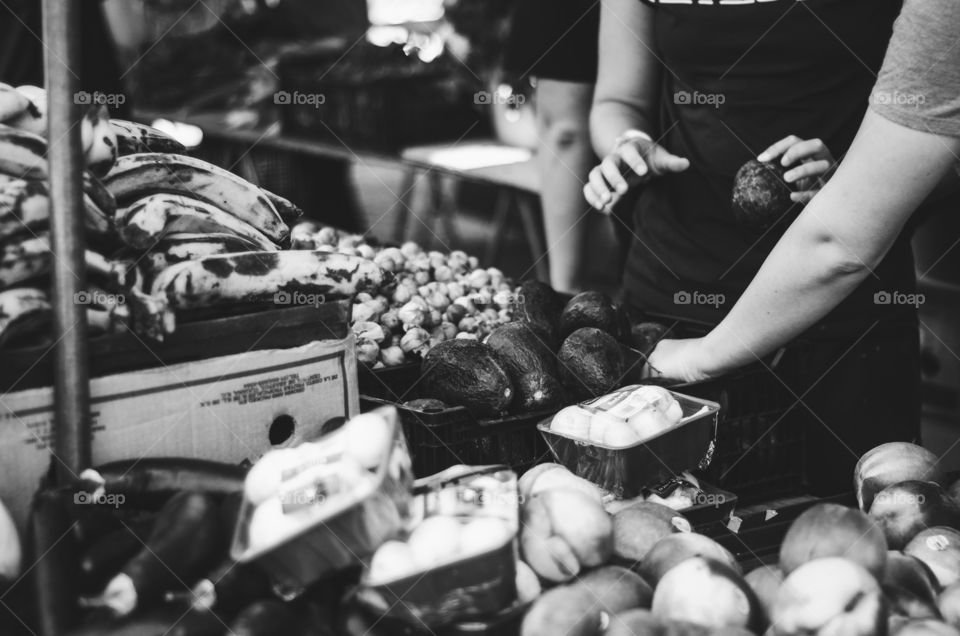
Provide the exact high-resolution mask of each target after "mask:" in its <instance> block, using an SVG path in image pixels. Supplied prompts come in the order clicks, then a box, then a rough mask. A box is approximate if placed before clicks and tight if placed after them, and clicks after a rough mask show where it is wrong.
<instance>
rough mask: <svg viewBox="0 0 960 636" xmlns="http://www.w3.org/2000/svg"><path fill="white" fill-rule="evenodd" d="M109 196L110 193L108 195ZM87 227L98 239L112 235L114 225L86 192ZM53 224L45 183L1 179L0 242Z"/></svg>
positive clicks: (84, 204) (84, 199)
mask: <svg viewBox="0 0 960 636" xmlns="http://www.w3.org/2000/svg"><path fill="white" fill-rule="evenodd" d="M107 194H108V196H109V193H107ZM83 209H84V225H85V226H86V228H87V231H88V232H90V233H91V234H93V235H97V236H107V235H110V234H112V232H113V221H112V219H111V217H110V216H108V213H107V211H105V210H103V209H102V208H101V207H100V206H99V205H97V204H96V203H95V202H94V200H93V198H92V197H91V196H89V195H88V194H87V193H86V192H85V193H84V196H83ZM49 221H50V195H49V193H48V191H47V184H46V182H45V181H28V180H26V179H15V178H13V177H7V176H6V175H0V240H4V239H7V238H9V237H11V236H15V235H16V234H20V233H22V232H25V231H30V232H32V231H35V230H37V229H40V228H43V227H46V226H47V224H48V223H49Z"/></svg>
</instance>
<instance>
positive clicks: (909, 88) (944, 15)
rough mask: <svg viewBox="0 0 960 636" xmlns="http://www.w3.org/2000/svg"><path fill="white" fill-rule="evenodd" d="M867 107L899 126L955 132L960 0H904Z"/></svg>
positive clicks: (959, 112) (958, 126) (959, 101)
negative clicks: (959, 0)
mask: <svg viewBox="0 0 960 636" xmlns="http://www.w3.org/2000/svg"><path fill="white" fill-rule="evenodd" d="M870 107H871V108H872V109H873V110H874V111H875V112H877V113H878V114H880V115H882V116H883V117H885V118H887V119H889V120H890V121H893V122H895V123H898V124H900V125H902V126H906V127H908V128H912V129H914V130H920V131H924V132H929V133H934V134H938V135H944V136H949V137H960V2H958V1H957V0H905V2H904V3H903V10H902V11H901V13H900V17H899V18H897V21H896V23H895V24H894V28H893V37H892V38H891V40H890V45H889V47H888V48H887V55H886V58H885V59H884V62H883V68H882V69H881V70H880V76H879V77H878V78H877V83H876V85H875V86H874V89H873V93H872V95H871V97H870Z"/></svg>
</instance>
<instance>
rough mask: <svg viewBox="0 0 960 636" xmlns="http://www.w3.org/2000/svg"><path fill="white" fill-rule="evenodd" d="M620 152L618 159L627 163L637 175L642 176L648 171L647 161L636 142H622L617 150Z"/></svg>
mask: <svg viewBox="0 0 960 636" xmlns="http://www.w3.org/2000/svg"><path fill="white" fill-rule="evenodd" d="M617 152H619V153H620V159H621V160H622V161H623V163H625V164H627V166H629V167H630V169H631V170H633V171H634V173H636V174H637V176H640V177H643V176H645V175H646V174H647V172H649V170H648V167H647V162H646V161H645V160H644V159H643V155H642V154H641V153H640V148H638V147H637V145H636V144H623V145H622V146H620V148H619V149H618V150H617Z"/></svg>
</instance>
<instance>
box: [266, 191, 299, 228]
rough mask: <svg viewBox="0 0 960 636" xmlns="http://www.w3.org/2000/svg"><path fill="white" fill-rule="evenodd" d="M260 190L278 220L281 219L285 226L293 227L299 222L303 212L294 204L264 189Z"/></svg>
mask: <svg viewBox="0 0 960 636" xmlns="http://www.w3.org/2000/svg"><path fill="white" fill-rule="evenodd" d="M260 190H262V191H263V193H264V194H265V195H267V198H268V199H270V203H272V204H273V207H274V208H276V210H277V213H278V214H279V215H280V218H281V219H283V222H284V223H286V224H287V225H293V224H294V223H296V222H297V221H299V220H300V217H302V216H303V210H301V209H300V208H299V207H298V206H297V205H296V204H294V203H292V202H291V201H289V200H287V199H284V198H283V197H282V196H280V195H279V194H274V193H273V192H270V191H269V190H267V189H265V188H260Z"/></svg>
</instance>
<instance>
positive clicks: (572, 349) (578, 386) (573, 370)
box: [560, 327, 626, 397]
mask: <svg viewBox="0 0 960 636" xmlns="http://www.w3.org/2000/svg"><path fill="white" fill-rule="evenodd" d="M625 367H626V363H625V361H624V356H623V350H622V349H621V348H620V343H618V342H617V341H616V340H614V339H613V336H611V335H610V334H608V333H607V332H605V331H601V330H600V329H597V328H595V327H583V328H581V329H577V330H576V331H574V332H573V333H572V334H570V335H569V336H568V337H567V339H566V340H564V341H563V345H562V346H561V347H560V375H561V380H562V381H563V385H564V386H565V387H567V388H568V389H570V391H572V392H573V393H574V394H575V395H577V396H584V397H598V396H601V395H604V394H605V393H609V392H610V391H611V390H613V389H615V388H616V387H617V385H618V384H619V383H620V382H621V380H622V379H623V375H624V373H625V371H626V369H625Z"/></svg>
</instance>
